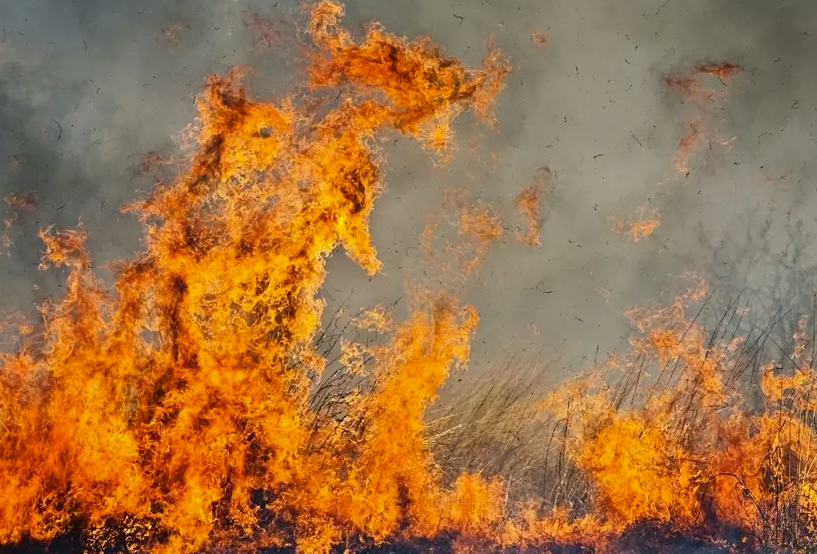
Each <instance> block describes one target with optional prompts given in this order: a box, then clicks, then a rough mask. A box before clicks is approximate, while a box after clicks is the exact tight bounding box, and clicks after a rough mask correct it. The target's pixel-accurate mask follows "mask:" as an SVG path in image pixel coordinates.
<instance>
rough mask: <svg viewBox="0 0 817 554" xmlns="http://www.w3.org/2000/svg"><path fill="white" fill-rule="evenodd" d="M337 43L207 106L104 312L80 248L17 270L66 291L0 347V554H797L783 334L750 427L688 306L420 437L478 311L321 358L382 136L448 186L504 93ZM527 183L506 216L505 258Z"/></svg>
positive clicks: (320, 39) (478, 228)
mask: <svg viewBox="0 0 817 554" xmlns="http://www.w3.org/2000/svg"><path fill="white" fill-rule="evenodd" d="M342 16H343V8H342V7H341V6H340V5H339V4H337V3H335V2H333V1H331V0H322V1H320V2H318V3H317V4H314V5H313V6H311V7H310V8H309V18H310V19H309V21H310V23H309V26H308V32H309V33H310V34H311V36H312V39H313V42H314V49H313V50H311V51H310V52H309V62H310V65H309V68H308V72H307V75H308V84H309V85H310V94H309V95H308V96H309V97H308V98H301V99H296V98H288V99H286V100H284V101H282V102H280V103H277V104H276V103H271V102H265V101H261V100H258V99H255V98H253V97H251V96H250V95H249V94H248V92H247V91H246V90H245V89H244V87H243V86H242V80H241V79H242V71H240V70H235V71H233V72H232V73H230V74H229V75H227V76H225V77H211V78H210V79H209V80H208V83H207V88H206V91H205V93H204V94H203V95H202V96H201V97H200V98H199V101H198V109H199V125H198V127H197V128H196V129H195V131H196V132H195V134H194V135H193V136H194V138H195V151H194V152H193V154H192V155H191V157H190V159H189V160H188V162H187V163H186V164H185V165H184V166H183V170H182V171H181V172H180V174H179V175H178V176H177V177H176V178H175V179H173V180H170V181H168V182H165V183H160V184H159V185H158V186H157V188H156V189H155V190H154V191H153V193H152V194H151V195H150V197H149V198H147V199H145V200H143V201H140V202H136V203H134V204H133V205H131V206H129V207H128V208H127V209H128V210H129V211H131V212H133V213H135V214H137V215H138V216H139V217H140V218H141V221H142V222H143V224H144V228H145V248H144V251H143V252H142V253H141V254H139V255H138V256H136V257H135V258H132V259H128V260H124V261H122V262H120V263H118V264H116V265H115V268H114V269H115V270H116V283H115V290H114V291H112V292H109V291H107V290H106V289H105V288H104V287H103V286H102V284H101V283H100V282H99V281H98V280H97V277H96V275H95V273H94V266H93V261H92V259H91V257H90V255H89V254H88V253H87V252H86V250H85V249H84V242H85V240H86V237H87V233H86V231H85V230H84V229H83V228H82V227H81V226H80V227H78V228H77V229H73V230H67V231H61V232H56V233H54V232H53V231H52V230H50V229H48V230H44V231H43V232H42V233H41V237H42V239H43V241H44V243H45V246H46V253H45V256H44V258H43V266H44V267H45V266H48V265H53V266H59V267H65V268H67V270H68V278H67V279H68V281H67V291H66V293H65V296H64V298H62V299H61V300H60V301H59V302H53V303H47V304H45V305H43V306H42V307H41V312H42V324H41V326H38V327H36V328H35V326H32V325H31V324H29V323H26V322H20V321H17V322H16V323H15V321H12V320H9V321H8V323H7V324H6V325H5V326H4V327H3V328H2V332H3V339H4V341H3V343H4V344H5V345H9V344H10V345H11V346H10V347H7V348H6V350H3V351H0V445H2V450H0V482H2V483H3V494H2V495H0V545H25V544H28V543H30V541H40V542H43V543H48V542H49V541H53V540H55V539H57V538H58V537H60V536H64V535H70V534H72V533H78V534H79V535H80V537H81V542H82V545H83V548H84V549H85V550H87V551H129V552H130V551H150V552H159V553H168V554H171V553H172V554H182V553H192V552H203V551H231V552H232V551H258V550H259V549H283V550H284V551H293V550H294V551H296V552H299V553H303V554H328V553H329V552H332V551H338V549H340V548H345V549H346V551H350V552H352V551H362V550H367V549H368V550H369V551H376V550H374V549H375V547H376V546H377V545H380V544H383V543H400V542H403V543H411V544H415V545H426V546H429V548H431V547H434V548H436V549H437V550H439V551H451V552H459V553H466V552H473V553H476V552H486V551H519V550H520V549H526V548H529V549H536V550H543V551H544V550H547V549H549V548H551V547H554V546H565V545H573V546H580V547H587V548H591V549H596V550H604V549H615V548H616V544H617V543H616V541H620V540H622V537H624V536H625V535H626V533H627V532H628V531H630V530H633V529H637V528H639V527H651V528H653V529H658V530H662V529H670V530H672V531H674V532H682V533H686V534H688V535H689V536H695V537H699V538H713V537H715V538H717V537H723V536H726V535H727V533H725V532H724V531H726V530H729V531H734V532H737V533H738V535H739V536H740V537H741V539H742V541H743V542H740V543H738V545H743V546H747V547H749V548H753V547H755V546H759V545H769V546H773V547H776V546H791V547H794V548H804V547H805V546H807V545H809V544H811V543H813V539H812V538H811V537H812V536H814V535H815V534H817V469H815V464H814V461H815V460H817V457H816V456H815V454H814V452H813V451H812V444H815V440H816V439H817V436H815V433H817V431H815V429H817V427H815V424H814V417H813V416H814V413H815V410H817V404H816V403H817V400H815V399H816V398H817V390H815V387H817V378H816V377H817V376H815V374H814V368H813V356H810V355H809V354H808V349H807V345H808V340H809V337H808V324H807V321H806V320H803V322H802V323H801V324H800V325H799V326H798V327H797V330H796V332H795V334H794V337H793V340H794V342H795V348H794V351H793V353H792V355H791V356H790V360H791V362H792V367H791V368H790V369H789V370H786V371H783V370H782V368H781V367H780V366H778V365H768V366H766V367H765V368H763V370H762V372H761V373H760V378H759V388H760V390H759V394H760V396H761V397H762V402H761V403H760V405H757V406H754V405H752V404H751V402H750V395H749V393H750V392H751V391H748V392H747V389H746V387H745V383H746V375H744V373H745V371H744V370H745V363H744V360H745V358H744V356H745V352H744V351H742V348H743V346H742V339H740V338H738V337H737V336H730V337H729V338H728V339H727V338H725V336H724V335H723V334H721V335H716V336H715V337H710V336H708V335H707V333H706V332H705V330H704V329H703V327H702V326H701V325H699V324H698V323H697V322H696V320H694V319H692V320H691V319H689V318H688V317H687V315H686V314H687V309H688V306H689V304H690V302H699V301H701V300H702V299H703V298H704V297H705V295H706V289H705V287H704V286H703V285H701V286H696V287H693V288H691V289H690V290H689V291H687V293H686V294H685V295H682V296H681V297H679V298H678V299H677V300H676V301H675V302H674V303H672V304H671V305H670V306H668V307H667V308H664V309H653V310H636V311H633V312H631V313H630V314H629V316H630V317H631V319H632V321H633V325H634V327H635V328H636V329H637V330H638V333H639V334H638V335H637V336H636V337H634V338H633V339H632V343H631V345H632V350H631V352H630V353H629V354H628V355H626V356H622V357H614V358H611V359H610V360H609V361H608V362H607V363H605V364H604V365H603V366H602V367H601V368H599V369H602V370H603V371H598V372H593V373H591V374H590V375H588V376H586V377H583V378H582V379H578V380H576V381H572V382H569V383H567V384H565V385H564V386H562V387H560V388H559V389H558V390H556V391H555V392H552V393H550V394H549V395H548V396H545V397H542V396H540V395H539V394H538V393H536V392H535V391H532V390H531V387H530V386H529V384H528V383H527V382H526V381H524V380H516V381H515V380H513V379H510V380H508V381H506V382H505V384H504V385H503V387H505V388H504V389H503V388H502V387H500V388H499V389H497V388H496V387H494V386H491V387H488V388H487V392H486V393H485V394H484V396H483V397H482V398H480V397H476V398H473V399H470V400H469V402H467V403H463V404H460V405H458V406H457V408H458V409H457V411H456V413H455V412H451V413H448V414H444V415H443V416H442V417H440V418H439V419H437V420H436V421H433V422H429V421H427V417H426V416H427V414H426V410H427V408H428V407H429V405H430V404H431V403H432V402H433V401H434V400H435V399H436V397H437V393H438V390H439V388H440V387H441V386H442V385H443V384H444V382H445V381H446V379H447V377H448V375H449V373H450V372H451V371H454V370H458V369H461V368H463V367H464V366H465V364H466V362H467V360H468V357H469V349H470V339H471V337H472V335H473V333H474V331H475V329H476V326H477V323H478V319H479V318H478V315H477V313H476V310H475V309H474V308H471V307H464V306H461V305H460V304H458V302H457V300H456V299H454V298H451V297H450V296H447V295H445V294H442V293H435V292H431V291H426V290H422V289H420V288H419V287H418V288H415V289H414V290H412V302H413V304H412V307H413V310H412V312H411V313H410V315H409V317H408V318H407V319H406V320H405V321H404V322H403V323H401V324H399V325H396V324H394V323H392V321H391V317H390V314H389V313H388V312H387V311H386V310H382V309H373V310H371V311H369V312H365V313H362V314H359V316H358V317H356V318H355V319H354V320H353V322H352V323H351V324H352V325H353V326H354V327H355V328H356V329H357V330H358V331H359V333H361V334H362V335H366V334H367V333H374V334H376V335H378V336H379V337H380V339H381V340H368V339H367V340H350V339H349V337H348V336H345V335H342V336H340V337H339V338H338V339H337V340H336V341H335V340H333V341H332V344H330V345H329V347H328V348H324V347H325V346H326V345H325V344H322V343H321V337H320V336H317V335H316V331H317V330H318V328H319V323H320V319H321V316H322V311H323V309H324V303H323V301H322V300H321V299H320V296H319V289H320V287H321V286H322V284H323V282H324V279H325V277H326V270H325V261H326V258H327V256H328V255H329V254H330V253H331V252H332V251H333V250H334V249H335V248H336V247H338V246H342V247H343V249H344V250H345V251H346V253H347V254H348V255H349V256H350V257H351V258H352V259H354V260H355V261H356V262H357V263H358V264H359V265H360V266H361V267H362V268H363V269H364V270H366V271H367V272H368V273H370V274H374V273H376V272H377V271H378V270H379V269H380V267H381V264H380V261H379V260H378V258H377V255H376V251H375V249H374V246H373V244H372V237H371V236H370V229H369V222H368V220H369V215H370V213H371V210H372V208H373V205H374V202H375V200H376V199H377V198H378V196H379V195H380V193H381V192H382V187H383V182H382V156H381V154H380V151H379V150H378V148H377V140H378V137H380V136H381V133H383V132H385V131H388V130H391V131H395V132H399V133H403V134H405V135H408V136H411V137H413V138H415V139H416V140H418V141H419V142H420V144H422V145H423V146H424V147H425V148H426V149H427V150H428V151H429V152H431V153H432V154H435V155H437V156H438V157H439V161H441V162H445V161H447V160H448V159H449V158H450V156H451V155H452V152H453V148H454V143H453V133H452V130H451V124H452V122H453V120H454V118H455V117H456V116H457V115H458V114H460V113H461V112H462V111H464V110H467V109H471V110H474V112H475V113H476V115H477V116H479V117H480V118H482V120H484V121H486V122H487V123H489V124H490V123H493V121H494V119H493V117H494V116H493V113H492V111H491V106H492V102H493V100H494V99H495V97H496V95H497V94H498V93H499V92H500V90H501V88H502V84H503V78H504V77H505V75H506V73H507V72H508V71H509V68H508V66H507V64H506V63H505V62H504V61H503V59H502V57H501V56H500V55H499V53H498V52H497V51H496V50H495V49H493V48H489V51H488V54H487V56H486V57H485V59H484V63H483V67H482V68H481V69H479V70H472V69H467V68H465V67H464V66H463V65H462V64H461V63H460V62H459V61H458V60H455V59H452V58H447V57H444V56H443V55H442V52H441V50H440V49H439V48H438V47H435V46H434V45H432V44H431V43H430V41H428V40H427V39H419V40H415V41H411V42H410V41H407V40H404V39H401V38H398V37H395V36H393V35H391V34H389V33H387V32H386V31H384V30H383V29H382V28H381V27H380V26H378V25H376V24H374V25H372V26H370V28H369V30H368V32H367V34H366V36H365V37H364V39H363V40H362V41H360V42H355V41H354V40H353V39H352V37H351V35H350V34H349V33H348V32H346V31H345V30H343V29H342V28H341V27H340V20H341V18H342ZM734 70H735V68H733V67H725V66H717V67H709V66H706V67H705V66H701V68H699V71H701V72H708V73H711V74H715V73H713V72H716V76H718V77H719V78H722V79H728V77H729V76H730V75H731V74H732V73H733V72H734ZM327 89H331V91H327ZM321 114H323V115H321ZM548 176H549V172H547V171H545V170H543V171H542V172H541V173H540V174H537V178H536V181H535V182H534V185H533V186H532V187H531V188H529V189H527V190H526V191H524V192H523V193H522V194H521V195H520V196H519V197H517V200H516V203H517V208H518V209H519V210H521V211H522V214H523V215H524V216H525V217H526V219H527V222H528V224H529V227H528V230H527V231H528V232H527V233H525V234H522V235H520V238H522V239H523V240H525V241H526V242H528V243H529V244H538V243H539V233H540V225H541V221H540V220H541V214H540V212H539V207H538V203H539V202H540V201H541V195H542V190H541V188H542V186H543V185H544V181H546V179H547V178H548ZM449 201H450V202H451V203H452V204H453V205H454V207H456V208H457V210H458V219H456V221H453V222H452V223H454V224H455V225H456V227H457V229H458V231H459V233H460V235H461V236H462V237H465V238H466V239H468V240H471V241H472V242H474V245H473V246H472V247H471V248H470V250H468V251H467V252H461V253H460V254H462V259H460V261H463V260H464V262H465V263H464V265H465V269H466V270H468V271H470V270H471V269H473V266H474V264H476V263H477V261H478V260H479V259H480V257H481V256H482V255H483V254H484V253H485V250H486V248H487V246H486V245H488V244H490V243H492V242H494V241H496V240H499V239H500V238H501V236H502V226H501V224H500V222H499V220H498V218H497V216H496V214H495V213H494V211H493V210H492V209H491V208H490V207H489V206H486V205H484V204H481V203H477V204H476V205H475V206H470V207H469V206H467V205H466V202H465V201H466V196H465V195H456V194H455V195H453V196H452V197H451V198H450V199H449ZM8 203H9V204H10V205H15V206H18V207H23V208H26V207H27V206H28V205H29V202H22V203H21V201H17V200H8ZM466 254H467V255H466ZM472 262H473V263H472ZM460 269H462V268H460ZM335 347H337V348H338V349H339V354H338V353H337V352H335V354H337V359H338V363H337V365H336V366H335V367H333V368H332V371H331V372H329V375H326V373H327V372H325V371H324V370H325V369H326V366H327V358H326V351H327V350H333V349H334V348H335ZM520 391H521V392H520ZM750 408H751V409H750ZM460 445H468V447H467V448H460ZM471 446H473V447H474V448H471ZM446 451H447V452H448V454H446ZM468 451H470V452H471V455H472V456H473V455H478V456H480V457H481V459H479V460H473V459H470V460H469V459H468V458H467V456H468V454H467V452H468ZM809 541H811V543H810V542H809Z"/></svg>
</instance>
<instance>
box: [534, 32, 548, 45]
mask: <svg viewBox="0 0 817 554" xmlns="http://www.w3.org/2000/svg"><path fill="white" fill-rule="evenodd" d="M530 41H531V42H532V43H533V45H534V46H536V47H538V48H544V47H545V46H547V43H548V41H547V37H546V36H545V34H544V33H542V32H541V31H531V33H530Z"/></svg>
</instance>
